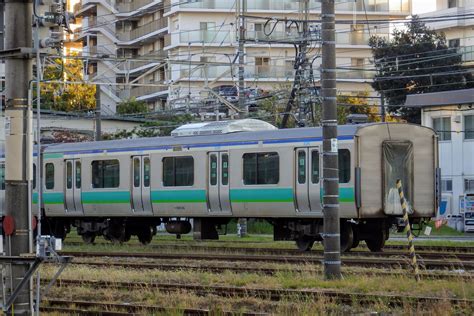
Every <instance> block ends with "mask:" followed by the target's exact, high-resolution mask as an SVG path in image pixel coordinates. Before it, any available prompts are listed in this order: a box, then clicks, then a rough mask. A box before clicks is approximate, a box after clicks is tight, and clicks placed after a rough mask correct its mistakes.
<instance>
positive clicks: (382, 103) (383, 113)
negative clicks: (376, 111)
mask: <svg viewBox="0 0 474 316" xmlns="http://www.w3.org/2000/svg"><path fill="white" fill-rule="evenodd" d="M380 115H381V116H382V122H385V96H384V94H383V91H382V92H380Z"/></svg>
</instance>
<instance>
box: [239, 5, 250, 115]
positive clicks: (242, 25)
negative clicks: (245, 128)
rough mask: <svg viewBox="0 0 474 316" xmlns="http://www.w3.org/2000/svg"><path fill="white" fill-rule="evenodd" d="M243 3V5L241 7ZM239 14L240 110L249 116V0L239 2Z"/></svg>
mask: <svg viewBox="0 0 474 316" xmlns="http://www.w3.org/2000/svg"><path fill="white" fill-rule="evenodd" d="M241 1H242V5H240V3H241ZM237 12H238V17H239V52H238V53H239V108H240V109H241V110H245V115H246V116H248V106H245V79H244V71H245V65H244V63H245V58H244V57H245V56H244V54H245V52H244V47H245V32H246V29H245V14H246V13H247V0H237Z"/></svg>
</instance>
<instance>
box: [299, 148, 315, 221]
mask: <svg viewBox="0 0 474 316" xmlns="http://www.w3.org/2000/svg"><path fill="white" fill-rule="evenodd" d="M295 155H296V157H295V158H296V159H295V161H296V166H295V168H296V177H295V198H296V206H297V210H298V212H319V213H321V198H320V196H321V193H320V188H321V187H320V179H319V175H320V173H319V170H320V165H319V161H320V159H319V147H305V148H297V149H296V151H295Z"/></svg>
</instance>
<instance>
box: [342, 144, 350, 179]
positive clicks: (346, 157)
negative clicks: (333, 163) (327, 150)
mask: <svg viewBox="0 0 474 316" xmlns="http://www.w3.org/2000/svg"><path fill="white" fill-rule="evenodd" d="M350 180H351V152H350V151H349V149H339V183H348V182H349V181H350Z"/></svg>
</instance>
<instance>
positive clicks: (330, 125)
mask: <svg viewBox="0 0 474 316" xmlns="http://www.w3.org/2000/svg"><path fill="white" fill-rule="evenodd" d="M334 2H335V0H322V6H321V21H322V25H321V32H322V65H321V88H322V89H321V95H322V105H323V113H322V122H321V123H322V127H323V216H324V276H325V277H326V279H340V278H341V244H340V239H341V237H340V223H339V221H340V215H339V166H338V146H337V107H336V96H337V94H336V91H337V90H336V32H335V13H334V11H335V8H334V7H335V3H334Z"/></svg>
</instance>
